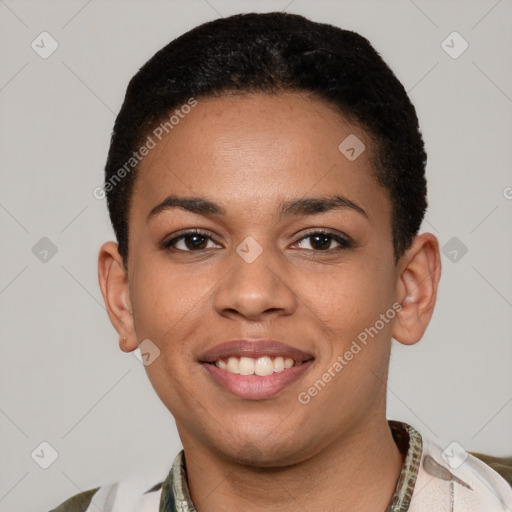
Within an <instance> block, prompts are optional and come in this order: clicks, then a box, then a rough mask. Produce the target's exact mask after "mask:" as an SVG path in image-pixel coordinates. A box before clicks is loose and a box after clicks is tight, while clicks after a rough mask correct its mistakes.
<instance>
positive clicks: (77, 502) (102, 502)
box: [49, 475, 163, 512]
mask: <svg viewBox="0 0 512 512" xmlns="http://www.w3.org/2000/svg"><path fill="white" fill-rule="evenodd" d="M159 477H160V478H154V477H151V476H149V477H148V476H139V477H133V478H130V479H126V480H121V481H119V482H114V483H109V484H107V485H104V486H101V487H96V488H95V489H90V490H88V491H85V492H82V493H80V494H76V495H75V496H72V497H71V498H69V499H67V500H66V501H65V502H63V503H61V504H60V505H59V506H58V507H57V508H54V509H52V510H50V511H49V512H92V511H94V512H96V511H97V510H101V511H102V512H110V511H111V510H122V511H123V512H132V511H133V512H138V511H139V510H155V512H156V511H158V509H159V503H160V495H161V492H162V483H163V479H162V478H161V475H159Z"/></svg>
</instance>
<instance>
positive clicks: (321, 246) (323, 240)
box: [296, 229, 352, 252]
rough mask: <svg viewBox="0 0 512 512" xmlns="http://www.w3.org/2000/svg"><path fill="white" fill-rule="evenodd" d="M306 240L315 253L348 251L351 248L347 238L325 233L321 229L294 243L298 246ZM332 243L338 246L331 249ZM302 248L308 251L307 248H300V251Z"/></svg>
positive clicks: (328, 232)
mask: <svg viewBox="0 0 512 512" xmlns="http://www.w3.org/2000/svg"><path fill="white" fill-rule="evenodd" d="M308 239H309V240H310V242H309V246H310V248H311V249H313V250H315V251H316V252H320V251H330V250H341V249H349V248H350V247H352V243H351V242H350V240H348V239H347V238H345V237H343V236H341V235H338V234H336V233H331V232H330V231H325V230H321V229H320V230H316V231H312V232H310V233H308V234H307V235H306V236H304V237H302V238H301V239H300V240H299V241H298V242H296V243H297V244H300V243H302V242H304V241H306V240H308ZM333 242H335V243H336V244H338V246H337V247H334V248H332V246H331V244H332V243H333ZM304 248H305V249H308V247H301V249H304Z"/></svg>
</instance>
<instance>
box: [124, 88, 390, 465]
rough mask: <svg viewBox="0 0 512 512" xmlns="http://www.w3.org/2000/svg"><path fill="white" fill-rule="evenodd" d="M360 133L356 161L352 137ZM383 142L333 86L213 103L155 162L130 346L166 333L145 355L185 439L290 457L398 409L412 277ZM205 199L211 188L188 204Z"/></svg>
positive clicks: (147, 171) (137, 240)
mask: <svg viewBox="0 0 512 512" xmlns="http://www.w3.org/2000/svg"><path fill="white" fill-rule="evenodd" d="M350 135H355V136H357V137H358V139H360V141H362V142H363V143H364V144H365V150H364V151H363V152H362V154H360V156H359V157H358V158H356V159H355V160H353V159H349V158H347V156H345V154H343V153H342V152H341V151H340V150H339V149H338V146H339V145H340V143H341V142H342V141H344V140H345V139H346V138H347V137H348V136H350ZM371 152H372V144H371V141H370V139H369V137H368V136H367V134H366V133H365V132H364V131H362V130H361V129H360V128H358V127H356V126H353V125H351V124H348V123H347V122H346V121H345V120H344V119H343V117H341V116H340V115H339V114H338V113H337V112H336V111H335V110H334V109H333V108H332V107H330V106H329V105H328V104H326V103H324V102H322V101H320V100H316V99H313V98H312V97H309V96H307V95H305V94H299V93H286V94H279V95H262V94H251V95H243V96H242V95H241V96H230V97H223V98H221V99H198V103H197V106H195V107H194V108H193V109H191V111H190V113H189V114H187V115H186V116H184V118H183V119H180V121H179V124H177V125H176V126H174V128H173V129H172V131H171V132H170V133H169V134H168V135H167V136H166V137H164V138H163V139H162V141H161V142H159V143H158V144H157V145H156V147H155V148H154V149H152V150H151V151H150V153H149V154H148V156H147V157H146V158H145V159H144V160H143V162H142V163H141V165H140V168H139V174H138V176H137V180H136V182H135V186H134V190H133V196H132V202H131V205H130V212H129V263H128V270H127V272H128V281H127V283H128V284H127V286H128V290H129V302H130V309H131V310H132V311H133V339H134V340H135V341H134V342H133V343H134V344H133V343H132V346H131V347H130V349H131V350H133V349H134V348H135V347H136V342H138V343H140V342H141V341H142V340H146V339H149V340H151V343H152V344H154V345H156V347H158V350H159V351H160V355H159V357H157V358H156V359H155V360H154V361H153V362H152V363H151V364H149V365H148V366H146V367H145V368H146V371H147V374H148V376H149V379H150V380H151V383H152V385H153V387H154V389H155V390H156V392H157V393H158V395H159V397H160V398H161V400H162V401H163V403H164V404H165V405H166V406H167V408H168V409H169V411H171V413H172V414H173V416H174V417H175V419H176V423H177V427H178V430H179V433H180V436H181V438H182V441H183V444H184V445H186V443H190V444H195V445H197V446H200V447H201V448H202V449H204V450H209V451H211V452H215V453H218V454H222V455H223V456H224V457H227V458H230V459H233V460H240V461H243V460H249V459H250V460H251V462H252V463H257V464H260V465H262V466H264V465H280V464H282V465H284V464H290V463H292V462H298V461H300V460H302V459H305V458H307V457H309V456H311V455H312V454H313V453H316V452H319V451H320V450H322V448H325V447H326V446H327V445H329V444H330V443H333V442H336V440H337V439H338V438H340V437H341V436H347V435H350V434H351V433H353V432H357V431H358V430H360V429H361V428H363V427H367V426H368V425H370V424H371V422H372V421H374V418H375V417H377V416H379V415H383V414H385V385H384V382H385V381H386V377H387V368H388V358H389V350H390V338H391V335H392V329H393V324H394V323H395V321H396V320H395V319H394V318H393V317H394V314H392V313H393V311H392V306H393V304H394V303H395V301H396V300H397V297H396V295H397V282H398V278H399V276H398V274H397V272H398V271H397V267H396V266H395V262H394V255H393V247H392V238H391V237H392V234H391V202H390V200H389V196H388V194H387V192H386V190H385V189H383V188H382V187H380V186H379V185H378V184H377V183H376V181H375V179H374V178H373V172H372V163H371V157H372V154H371ZM348 154H349V155H350V152H349V153H348ZM171 195H172V196H174V202H173V201H171V200H168V201H167V202H166V199H167V198H168V197H169V196H171ZM190 197H195V198H198V197H199V198H201V199H203V200H204V201H207V202H203V203H200V202H198V201H189V202H187V203H183V202H182V206H181V207H180V206H176V199H184V198H190ZM335 197H338V201H334V198H335ZM210 203H213V204H210ZM322 205H323V206H322ZM194 230H195V231H194ZM390 310H391V311H392V313H390ZM382 315H387V316H386V320H387V321H383V320H382V318H383V317H382ZM379 319H381V320H380V321H379ZM372 327H373V330H372V331H371V332H372V333H373V336H369V335H368V331H366V333H367V340H366V341H367V342H366V344H363V343H362V342H361V341H360V340H361V339H362V338H364V335H362V334H361V333H363V332H365V329H370V328H372ZM375 331H378V332H377V333H375ZM358 336H359V338H358ZM358 339H359V342H358V343H357V345H358V346H359V348H360V350H359V351H357V349H356V348H354V345H353V342H354V340H356V341H357V340H358ZM233 340H245V342H244V343H238V342H235V343H231V344H229V343H228V344H227V345H226V342H231V341H233ZM258 340H266V341H264V342H261V343H260V342H259V341H258ZM268 340H274V341H277V342H279V343H280V344H279V343H274V341H268ZM281 344H284V345H286V346H287V347H283V345H281ZM351 347H352V349H351ZM347 351H348V352H352V357H351V358H350V359H349V357H350V356H345V355H346V353H347ZM230 356H231V357H233V360H231V361H230V360H229V357H230ZM241 356H243V357H244V359H242V360H240V357H241ZM259 357H261V358H262V359H260V360H259V361H256V370H257V373H262V375H254V374H253V375H251V374H250V373H252V371H253V367H252V366H251V364H254V360H255V359H257V358H259ZM280 357H282V359H281V360H280V359H279V358H280ZM288 357H291V359H293V365H294V366H293V367H291V368H288V367H286V366H288V365H289V364H290V363H289V362H288V363H286V358H288ZM340 358H341V359H343V361H344V362H343V363H341V362H340ZM245 359H249V360H250V361H247V360H245ZM219 360H220V362H219ZM215 361H217V365H216V364H215ZM240 361H242V362H241V363H240ZM251 361H252V363H251ZM336 361H338V362H339V364H341V365H342V368H341V369H340V366H339V365H336ZM301 362H302V364H299V363H301ZM239 363H240V364H241V366H238V365H239ZM226 366H228V367H227V368H226ZM283 366H284V367H285V368H284V369H283ZM237 371H241V372H242V373H249V375H240V374H237V373H236V372H237ZM233 372H235V373H233ZM326 372H327V373H329V374H330V375H331V378H330V379H329V378H328V377H327V378H326V377H325V374H326ZM319 380H320V381H322V382H323V385H322V384H319V382H318V381H319ZM326 381H327V382H326ZM315 383H316V387H315ZM312 388H313V389H316V392H315V391H311V389H312ZM308 397H309V399H308Z"/></svg>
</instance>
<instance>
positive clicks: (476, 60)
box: [0, 0, 512, 512]
mask: <svg viewBox="0 0 512 512" xmlns="http://www.w3.org/2000/svg"><path fill="white" fill-rule="evenodd" d="M283 9H285V10H286V11H287V12H292V13H298V14H303V15H305V16H307V17H309V18H311V19H313V20H315V21H323V22H329V23H332V24H336V25H338V26H340V27H342V28H347V29H352V30H355V31H357V32H360V33H361V34H363V35H364V36H366V37H367V38H368V39H369V40H370V41H371V42H372V44H373V45H374V46H375V48H376V49H377V50H378V51H379V52H380V53H381V55H382V56H383V57H384V59H385V60H386V61H387V62H388V63H389V65H390V66H391V67H392V69H393V70H394V71H395V73H396V74H397V76H398V78H399V79H400V80H401V81H402V83H403V84H404V86H405V88H406V89H407V90H408V91H409V94H410V97H411V99H412V101H413V102H414V104H415V106H416V109H417V112H418V116H419V118H420V124H421V127H422V132H423V135H424V138H425V143H426V147H427V152H428V168H427V175H428V181H429V201H430V206H429V210H428V213H427V216H426V220H425V223H424V225H423V229H422V230H423V231H430V232H432V233H434V234H435V235H436V236H437V237H438V239H439V241H440V244H441V246H442V247H443V256H442V258H443V261H442V262H443V275H442V279H441V285H440V290H439V296H438V303H437V306H436V311H435V313H434V317H433V319H432V322H431V324H430V326H429V328H428V330H427V332H426V335H425V336H424V338H423V340H422V341H421V342H420V343H419V344H417V345H415V346H412V347H403V346H401V345H399V344H398V343H396V342H393V343H394V346H393V351H392V361H391V372H390V379H389V406H388V417H389V418H393V419H402V420H404V421H408V422H409V423H411V424H412V425H414V426H416V427H418V429H421V431H422V432H423V433H424V434H425V435H428V436H429V437H430V438H431V439H432V440H433V441H435V442H436V443H438V444H439V445H441V446H446V445H448V444H449V443H451V442H452V441H457V442H458V443H460V444H461V445H462V446H463V447H464V448H466V449H468V450H479V451H483V452H488V453H492V454H496V455H505V454H509V455H511V454H512V434H511V433H512V371H511V370H512V366H511V362H512V344H511V335H512V314H511V313H512V279H511V273H512V272H511V262H512V236H511V233H512V229H511V228H512V225H511V224H512V218H511V211H512V200H511V199H512V173H511V160H512V150H511V145H512V144H511V143H512V116H511V113H512V70H511V65H510V63H511V62H512V44H511V43H512V3H511V2H510V0H501V1H496V0H479V1H468V0H464V1H449V2H448V1H427V0H414V1H412V0H396V1H368V0H366V1H364V0H363V1H362V0H358V1H334V0H333V1H328V0H315V1H304V0H294V1H290V0H279V1H278V0H273V1H270V0H269V1H265V0H262V1H248V0H238V1H231V0H208V1H206V0H188V1H169V0H168V1H146V2H142V1H124V2H121V1H104V0H103V1H102V0H89V1H85V0H80V1H66V2H64V1H60V2H56V1H55V2H52V1H23V0H0V41H1V44H0V56H1V66H0V114H1V121H0V166H1V173H2V185H1V188H0V225H1V244H2V245H1V247H2V256H1V265H0V310H1V323H0V326H1V337H0V339H1V344H2V357H1V359H0V365H1V368H0V370H1V372H0V433H1V437H0V439H1V449H0V511H2V512H17V511H24V512H36V511H41V510H47V509H49V508H51V507H53V506H56V505H57V504H58V503H60V502H61V501H63V500H64V499H65V498H67V497H69V496H71V495H73V494H76V493H78V492H80V491H81V490H85V489H89V488H92V487H95V486H97V485H100V484H102V483H106V482H110V481H113V480H117V479H121V478H124V477H127V476H129V475H133V474H137V473H145V472H147V471H151V472H153V471H157V472H160V474H161V475H162V477H164V476H165V475H166V474H167V471H168V470H169V468H170V465H171V463H172V460H173V459H174V456H175V455H176V453H177V452H178V450H179V449H180V448H181V445H180V441H179V438H178V435H177V432H176V429H175V426H174V421H173V419H172V416H171V415H170V413H169V412H168V411H167V410H166V409H165V407H164V406H163V405H162V404H161V403H160V401H159V399H158V398H157V396H156V394H155V393H154V391H153V389H152V387H151V385H150V383H149V381H148V379H147V377H146V374H145V371H144V367H143V366H142V365H141V363H140V362H139V361H138V360H137V359H136V358H135V357H134V356H133V354H125V353H123V352H121V351H120V350H119V348H118V338H117V335H116V333H115V331H114V329H113V328H112V327H111V325H110V323H109V320H108V318H107V315H106V312H105V309H104V306H103V302H102V299H101V295H100V291H99V287H98V283H97V273H96V272H97V271H96V262H97V252H98V249H99V247H100V245H101V243H102V242H103V241H105V240H108V239H113V232H112V230H111V227H110V223H109V220H108V216H107V209H106V203H105V200H98V199H96V198H95V197H94V196H93V190H94V189H95V187H97V186H99V185H101V183H102V180H103V167H104V163H105V158H106V153H107V149H108V144H109V138H110V133H111V130H112V126H113V122H114V119H115V115H116V114H117V112H118V110H119V108H120V106H121V102H122V100H123V97H124V93H125V89H126V85H127V83H128V81H129V79H130V78H131V76H132V75H133V74H134V73H135V72H136V71H137V69H138V68H139V67H140V66H141V65H142V64H143V63H144V62H145V61H146V60H147V59H148V58H150V57H151V56H152V55H153V54H154V53H155V52H156V51H157V50H158V49H160V48H161V47H162V46H163V45H165V44H166V43H167V42H169V41H170V40H171V39H173V38H175V37H177V36H178V35H180V34H181V33H183V32H185V31H186V30H188V29H190V28H192V27H194V26H196V25H198V24H200V23H202V22H205V21H207V20H212V19H215V18H217V17H219V16H227V15H230V14H234V13H237V12H250V11H260V12H263V11H273V10H283ZM42 32H47V33H48V34H49V36H48V35H43V36H40V34H41V33H42ZM453 32H457V34H453ZM41 38H45V39H44V41H45V43H44V44H42V43H41V42H40V41H41ZM33 41H35V43H34V44H33V45H32V46H31V44H32V42H33ZM38 41H39V43H38ZM53 41H55V42H56V43H55V42H53ZM443 41H445V42H444V43H443ZM37 44H39V47H38V46H37ZM52 44H53V45H55V44H58V48H57V49H56V50H55V51H54V53H52V54H51V55H49V56H47V58H43V57H42V56H41V53H44V52H43V48H42V46H44V51H47V52H48V51H50V50H51V49H52V46H51V45H52ZM466 44H467V45H468V47H467V49H465V51H463V52H462V53H460V52H461V51H462V50H463V49H464V48H465V46H466ZM34 46H35V48H33V47H34ZM36 49H37V50H36ZM41 239H43V240H41ZM38 244H39V245H38ZM41 247H42V248H43V249H41ZM44 251H47V252H46V253H44ZM455 256H456V257H455ZM42 442H46V443H49V445H46V444H44V445H41V443H42ZM53 450H54V451H55V454H54V451H53ZM38 454H39V458H38ZM41 454H44V457H43V455H41ZM55 455H56V456H57V458H56V460H55V461H54V462H53V463H52V464H51V465H49V467H48V468H47V469H43V468H42V467H41V464H45V463H48V462H51V459H52V458H55ZM43 459H44V460H43Z"/></svg>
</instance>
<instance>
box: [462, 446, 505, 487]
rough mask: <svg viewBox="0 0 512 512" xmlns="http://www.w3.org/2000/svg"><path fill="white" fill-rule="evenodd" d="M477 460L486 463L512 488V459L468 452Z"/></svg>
mask: <svg viewBox="0 0 512 512" xmlns="http://www.w3.org/2000/svg"><path fill="white" fill-rule="evenodd" d="M468 453H470V454H471V455H473V456H474V457H476V458H477V459H480V460H481V461H483V462H485V463H486V464H487V465H488V466H489V467H490V468H492V469H494V471H496V473H499V474H500V475H501V476H502V477H503V478H504V479H505V481H506V482H507V483H508V484H509V485H510V487H512V457H495V456H493V455H487V454H485V453H478V452H468Z"/></svg>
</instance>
